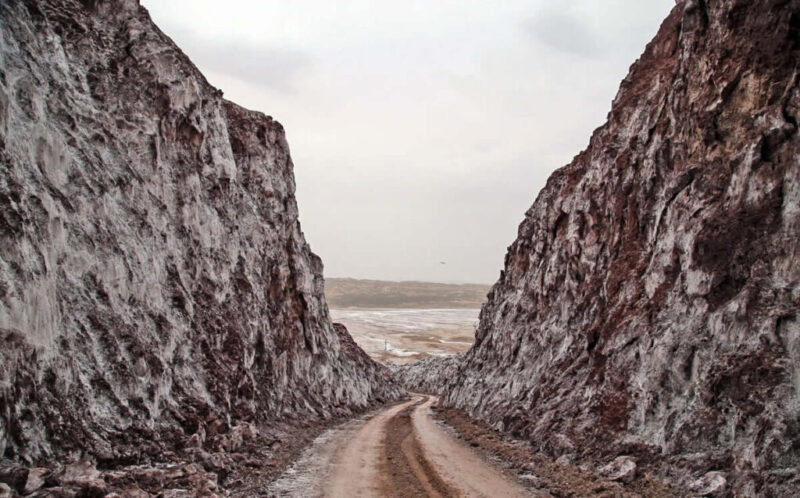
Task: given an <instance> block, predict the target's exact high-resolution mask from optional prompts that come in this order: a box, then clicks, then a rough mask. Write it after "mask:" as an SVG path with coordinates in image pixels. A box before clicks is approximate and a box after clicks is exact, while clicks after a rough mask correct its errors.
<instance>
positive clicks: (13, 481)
mask: <svg viewBox="0 0 800 498" xmlns="http://www.w3.org/2000/svg"><path fill="white" fill-rule="evenodd" d="M27 480H28V469H27V468H25V467H23V466H21V465H9V466H6V467H2V468H0V483H5V484H7V485H8V486H9V487H10V488H11V489H13V490H15V491H17V492H19V493H22V492H23V491H24V490H25V483H26V482H27Z"/></svg>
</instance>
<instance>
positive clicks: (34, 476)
mask: <svg viewBox="0 0 800 498" xmlns="http://www.w3.org/2000/svg"><path fill="white" fill-rule="evenodd" d="M48 475H50V470H48V469H45V468H42V467H37V468H34V469H30V470H29V471H28V480H27V481H26V482H25V490H24V491H23V493H22V494H25V495H29V494H31V493H33V492H34V491H36V490H38V489H40V488H41V487H42V486H44V484H45V482H46V480H47V476H48Z"/></svg>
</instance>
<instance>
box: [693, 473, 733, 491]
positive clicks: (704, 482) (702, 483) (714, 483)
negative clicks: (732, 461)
mask: <svg viewBox="0 0 800 498" xmlns="http://www.w3.org/2000/svg"><path fill="white" fill-rule="evenodd" d="M727 483H728V480H727V479H725V475H724V474H723V473H722V472H717V471H712V472H707V473H706V474H705V475H704V476H703V477H701V478H700V479H698V480H696V481H694V482H693V483H691V484H690V485H689V489H690V490H691V491H692V492H693V493H695V494H697V495H699V496H716V495H720V494H722V492H723V491H724V490H725V485H726V484H727Z"/></svg>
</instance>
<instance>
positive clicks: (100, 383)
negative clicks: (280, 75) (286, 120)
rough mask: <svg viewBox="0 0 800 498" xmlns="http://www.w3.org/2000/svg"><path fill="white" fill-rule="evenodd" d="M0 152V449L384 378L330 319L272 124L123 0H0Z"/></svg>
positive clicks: (142, 455) (392, 392) (132, 444)
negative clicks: (229, 97)
mask: <svg viewBox="0 0 800 498" xmlns="http://www.w3.org/2000/svg"><path fill="white" fill-rule="evenodd" d="M0 162H1V163H2V174H1V175H0V343H1V344H2V346H0V454H2V455H3V456H4V457H5V458H6V459H9V460H14V461H22V462H26V463H37V462H38V463H46V462H51V461H53V460H54V459H59V458H60V459H69V458H73V459H74V458H77V457H78V456H81V455H82V456H84V457H87V458H89V459H90V460H91V461H92V462H95V463H97V464H99V465H100V466H104V467H106V468H109V467H114V466H119V465H127V464H134V463H142V462H147V461H151V460H159V459H165V458H166V459H169V458H172V456H174V452H176V451H179V450H180V449H181V448H183V447H185V446H186V445H187V444H190V445H194V446H197V447H200V448H203V447H204V446H203V445H205V444H212V443H211V442H212V441H217V442H218V440H219V438H220V437H223V436H224V435H225V434H226V433H228V432H230V431H231V430H232V428H235V427H242V426H245V425H246V426H247V427H249V429H248V431H249V430H250V429H252V427H255V428H258V427H262V426H268V425H269V424H270V423H272V422H274V421H277V420H281V421H284V422H286V421H292V420H294V421H298V423H307V421H308V420H316V419H320V418H327V417H331V416H334V415H337V414H345V413H348V412H350V411H351V410H354V409H360V408H364V407H366V406H368V405H370V404H372V403H375V402H379V401H382V400H386V399H390V398H394V397H397V396H398V395H399V389H398V388H396V387H395V386H393V385H392V384H391V383H390V382H388V379H389V377H387V375H388V373H387V371H386V370H385V369H384V368H383V367H379V366H378V365H377V364H375V363H374V362H372V361H370V360H369V359H368V358H366V357H363V356H361V355H359V354H358V351H354V350H357V347H354V344H351V343H350V342H348V341H347V340H345V342H346V345H345V346H343V345H342V344H343V340H342V337H346V336H347V332H346V331H344V332H342V331H339V333H338V334H337V331H336V330H334V328H333V326H332V324H331V321H330V318H329V315H328V310H327V306H326V304H325V301H324V298H323V280H322V264H321V262H320V260H319V258H317V257H316V256H315V255H314V254H312V253H311V252H310V250H309V247H308V245H307V244H306V242H305V240H304V238H303V234H302V232H301V231H300V225H299V223H298V212H297V205H296V202H295V197H294V189H295V185H294V178H293V173H292V162H291V159H290V157H289V148H288V146H287V143H286V139H285V135H284V131H283V128H282V127H281V125H280V124H279V123H277V122H276V121H274V120H272V118H270V117H268V116H265V115H263V114H260V113H257V112H253V111H248V110H245V109H243V108H241V107H239V106H237V105H235V104H233V103H231V102H228V101H226V100H224V99H223V98H222V94H221V92H220V91H219V90H217V89H215V88H213V87H212V86H210V85H209V84H208V82H207V81H206V80H205V79H204V77H203V76H202V75H201V74H200V73H199V72H198V70H197V69H196V68H195V67H194V66H193V65H192V63H191V62H190V61H189V60H188V59H187V57H186V56H185V55H184V54H183V53H182V52H181V51H180V50H179V49H178V48H177V47H176V46H175V45H174V44H173V43H172V41H171V40H170V39H169V38H168V37H166V36H165V35H164V34H163V33H162V32H161V31H159V30H158V28H156V27H155V26H154V25H153V23H152V22H151V20H150V18H149V16H148V14H147V12H146V11H145V9H143V8H142V7H141V6H139V4H138V2H136V1H134V0H125V1H119V2H107V1H94V0H92V1H89V0H83V1H78V0H67V1H60V0H59V1H55V0H6V1H3V2H0ZM347 339H349V338H347ZM251 426H252V427H251ZM253 430H255V429H253ZM240 432H241V431H240ZM239 439H241V437H240V438H239ZM217 446H219V445H217ZM206 449H207V448H206Z"/></svg>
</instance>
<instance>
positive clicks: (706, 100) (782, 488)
mask: <svg viewBox="0 0 800 498" xmlns="http://www.w3.org/2000/svg"><path fill="white" fill-rule="evenodd" d="M798 71H800V2H798V1H795V0H790V1H774V0H748V1H740V0H715V1H711V0H708V1H702V0H700V1H682V2H678V3H677V5H676V6H675V8H674V10H673V11H672V13H671V14H670V15H669V17H668V18H667V19H666V20H665V21H664V23H663V25H662V26H661V29H660V30H659V32H658V34H657V36H656V37H655V39H654V40H653V41H652V42H651V43H650V44H649V45H648V46H647V48H646V49H645V51H644V53H643V55H642V56H641V58H640V59H639V60H638V61H637V62H636V63H635V64H634V65H633V66H632V67H631V69H630V73H629V74H628V76H627V77H626V78H625V80H624V81H623V82H622V85H621V88H620V90H619V93H618V94H617V97H616V99H615V100H614V103H613V106H612V109H611V112H610V113H609V115H608V121H607V123H606V124H605V125H603V126H602V127H600V128H599V129H598V130H597V131H596V132H595V133H594V135H593V136H592V138H591V141H590V143H589V146H588V148H587V149H586V150H584V151H583V152H581V153H580V154H579V155H578V156H576V157H575V159H574V160H573V162H572V163H571V164H569V165H568V166H566V167H564V168H562V169H560V170H558V171H557V172H555V173H554V174H553V175H552V176H551V178H550V179H549V181H548V182H547V185H546V187H545V188H544V189H543V190H542V192H541V193H540V194H539V196H538V198H537V199H536V202H535V203H534V204H533V206H532V207H531V209H530V210H529V211H528V212H527V213H526V216H525V219H524V221H523V222H522V224H521V225H520V227H519V233H518V237H517V239H516V241H515V242H514V243H513V244H512V245H511V246H510V247H509V250H508V254H507V256H506V260H505V270H504V271H503V272H502V274H501V277H500V279H499V281H498V282H497V283H496V284H495V286H494V287H493V289H492V291H491V293H490V295H489V301H488V303H487V304H486V305H484V307H483V309H482V312H481V316H480V325H479V328H478V330H477V333H476V342H475V345H474V347H473V348H472V349H471V350H470V351H469V352H468V353H467V354H466V355H465V358H464V360H463V363H462V364H461V365H460V366H459V369H458V371H459V373H458V375H456V376H454V377H453V378H452V380H450V381H449V383H447V385H446V387H445V395H444V398H443V400H444V402H445V403H446V404H448V405H450V406H454V407H457V408H462V409H465V410H467V411H468V412H469V413H470V414H471V415H473V416H474V417H477V418H479V419H482V420H484V421H487V422H489V423H491V424H493V425H494V426H495V427H497V428H501V429H503V430H505V431H508V432H510V433H512V434H514V435H516V436H518V437H522V438H526V439H528V440H530V441H532V442H533V444H534V445H536V446H537V447H538V448H539V449H541V450H542V451H545V452H547V453H549V454H551V455H553V456H556V457H558V456H561V455H567V457H568V458H570V459H575V460H576V461H584V462H589V463H591V464H593V465H597V466H603V465H607V464H609V463H610V462H613V461H615V459H617V458H618V457H621V456H625V457H626V460H625V461H626V462H631V463H634V464H635V465H636V466H637V467H636V468H637V472H638V471H655V472H657V473H658V474H659V475H660V476H662V477H664V478H665V479H667V480H668V481H669V482H670V483H671V484H673V485H674V486H676V487H677V488H679V489H683V490H688V489H689V488H690V487H692V488H693V489H694V490H695V491H694V492H697V490H698V489H701V490H703V489H708V490H713V493H723V494H726V493H728V494H730V493H739V494H742V495H748V496H749V495H754V494H767V493H773V494H776V495H782V496H783V495H785V496H790V495H792V494H793V493H795V492H796V491H797V490H798V489H800V481H799V480H798V479H800V478H798V475H799V474H800V473H799V472H798V465H799V464H800V318H799V317H798V313H799V312H800V304H798V303H800V139H798V132H797V127H798V119H800V88H798V74H799V73H798ZM709 476H710V477H709ZM709 492H712V491H709Z"/></svg>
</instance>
